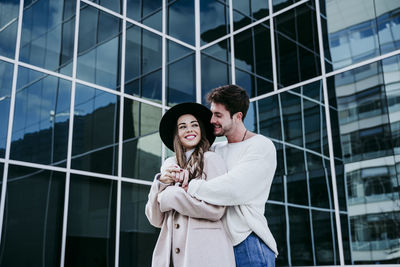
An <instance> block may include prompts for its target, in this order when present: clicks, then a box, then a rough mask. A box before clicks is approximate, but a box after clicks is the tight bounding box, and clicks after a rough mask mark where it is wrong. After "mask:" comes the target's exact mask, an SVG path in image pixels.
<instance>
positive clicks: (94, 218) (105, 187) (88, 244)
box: [65, 175, 117, 267]
mask: <svg viewBox="0 0 400 267" xmlns="http://www.w3.org/2000/svg"><path fill="white" fill-rule="evenodd" d="M69 193H70V195H69V205H68V229H67V241H66V242H67V243H66V248H65V266H68V267H75V266H88V267H89V266H90V267H95V266H110V267H112V266H114V263H115V221H116V219H115V216H116V205H117V203H116V201H117V182H116V181H111V180H107V179H100V178H93V177H86V176H80V175H71V183H70V192H69Z"/></svg>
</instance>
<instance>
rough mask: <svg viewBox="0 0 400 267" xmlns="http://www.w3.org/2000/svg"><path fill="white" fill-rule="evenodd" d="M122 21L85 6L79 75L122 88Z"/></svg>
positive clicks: (82, 78) (81, 21)
mask: <svg viewBox="0 0 400 267" xmlns="http://www.w3.org/2000/svg"><path fill="white" fill-rule="evenodd" d="M121 26H122V21H121V20H120V19H119V18H117V17H114V16H112V15H110V14H108V13H106V12H103V11H100V10H98V9H96V8H93V7H91V6H88V5H83V7H82V8H81V13H80V21H79V44H78V64H77V74H76V76H77V78H78V79H81V80H84V81H87V82H91V83H95V84H98V85H101V86H105V87H108V88H110V89H115V90H119V86H120V62H121V52H120V51H121V49H120V45H121V34H122V33H121Z"/></svg>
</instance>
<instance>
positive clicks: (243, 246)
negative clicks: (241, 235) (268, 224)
mask: <svg viewBox="0 0 400 267" xmlns="http://www.w3.org/2000/svg"><path fill="white" fill-rule="evenodd" d="M233 251H234V252H235V260H236V266H237V267H275V253H274V252H273V251H272V250H271V249H270V248H269V247H268V246H267V245H265V244H264V242H263V241H262V240H261V239H260V238H259V237H258V236H257V235H256V234H254V233H251V234H250V235H249V236H248V237H247V238H246V239H245V240H243V241H242V242H241V243H240V244H239V245H237V246H234V247H233Z"/></svg>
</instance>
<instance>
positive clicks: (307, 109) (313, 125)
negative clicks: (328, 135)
mask: <svg viewBox="0 0 400 267" xmlns="http://www.w3.org/2000/svg"><path fill="white" fill-rule="evenodd" d="M303 112H304V137H305V145H306V148H308V149H311V150H314V151H317V152H318V153H321V151H322V142H321V141H322V138H321V137H322V129H323V128H326V125H325V124H323V122H325V120H322V118H321V117H322V116H324V115H325V113H324V107H322V106H321V105H320V104H317V103H315V102H312V101H309V100H307V99H304V98H303Z"/></svg>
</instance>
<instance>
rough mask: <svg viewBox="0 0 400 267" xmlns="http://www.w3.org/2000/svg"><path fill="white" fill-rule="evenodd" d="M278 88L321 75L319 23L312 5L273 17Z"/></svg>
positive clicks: (309, 3) (305, 5) (311, 3)
mask: <svg viewBox="0 0 400 267" xmlns="http://www.w3.org/2000/svg"><path fill="white" fill-rule="evenodd" d="M274 23H275V25H276V27H275V28H276V29H275V46H276V57H277V71H278V86H279V87H284V86H288V85H291V84H293V83H297V82H300V81H305V80H308V79H311V78H314V77H316V76H318V75H320V73H321V71H320V62H319V61H320V59H319V46H318V35H317V23H316V19H315V8H314V5H313V2H307V3H305V4H303V5H300V6H298V7H296V8H294V9H291V10H289V11H287V12H284V13H283V14H280V15H278V16H276V17H275V18H274Z"/></svg>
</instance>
